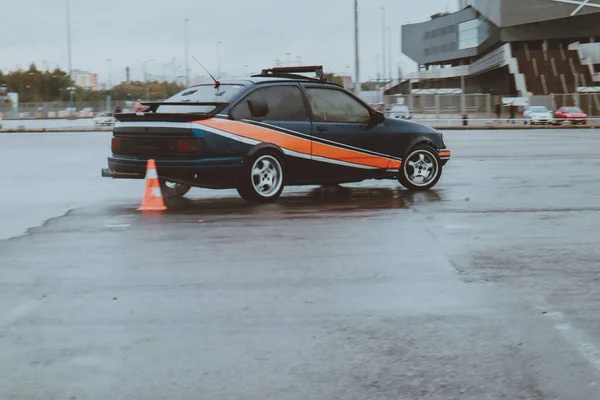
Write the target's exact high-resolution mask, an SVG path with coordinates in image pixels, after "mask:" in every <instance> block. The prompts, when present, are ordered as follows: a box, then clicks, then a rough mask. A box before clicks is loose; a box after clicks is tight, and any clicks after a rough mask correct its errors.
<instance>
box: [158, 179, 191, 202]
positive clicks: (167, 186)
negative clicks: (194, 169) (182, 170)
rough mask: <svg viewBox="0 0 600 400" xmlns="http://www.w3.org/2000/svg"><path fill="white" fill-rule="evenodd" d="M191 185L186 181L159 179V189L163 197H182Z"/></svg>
mask: <svg viewBox="0 0 600 400" xmlns="http://www.w3.org/2000/svg"><path fill="white" fill-rule="evenodd" d="M191 188H192V186H191V185H188V184H187V183H178V182H171V181H168V180H164V179H161V180H160V190H161V191H162V195H163V197H164V198H165V199H172V198H174V197H183V196H185V195H186V194H187V192H189V191H190V189H191Z"/></svg>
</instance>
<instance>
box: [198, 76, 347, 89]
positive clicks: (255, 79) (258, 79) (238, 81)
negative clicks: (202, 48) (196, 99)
mask: <svg viewBox="0 0 600 400" xmlns="http://www.w3.org/2000/svg"><path fill="white" fill-rule="evenodd" d="M272 82H306V83H314V84H318V85H333V86H338V87H340V85H338V84H336V83H333V82H328V81H320V80H318V79H313V78H308V77H306V78H302V77H283V76H250V77H247V78H231V79H220V80H219V83H221V84H222V85H244V86H249V85H252V84H255V85H258V84H261V83H272ZM212 84H213V82H212V81H204V82H201V83H199V84H197V85H194V86H191V87H195V86H202V85H212Z"/></svg>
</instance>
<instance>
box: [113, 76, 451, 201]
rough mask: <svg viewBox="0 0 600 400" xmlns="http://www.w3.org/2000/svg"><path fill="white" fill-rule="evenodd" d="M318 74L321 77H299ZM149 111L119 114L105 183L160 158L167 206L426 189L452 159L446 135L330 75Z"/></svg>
mask: <svg viewBox="0 0 600 400" xmlns="http://www.w3.org/2000/svg"><path fill="white" fill-rule="evenodd" d="M311 70H312V71H313V72H315V73H316V75H317V79H313V78H308V77H303V76H301V75H298V73H302V72H303V73H307V72H309V71H311ZM144 105H145V106H147V107H146V110H145V111H144V112H140V113H131V114H117V115H116V118H117V119H118V121H119V122H118V123H117V125H116V126H115V128H114V131H113V138H112V145H111V150H112V155H111V156H110V157H109V158H108V168H105V169H103V170H102V176H104V177H112V178H125V179H127V178H129V179H144V177H145V175H146V165H147V161H148V160H149V159H154V160H155V162H156V167H157V169H156V172H155V173H156V175H157V176H158V178H159V180H160V183H161V187H162V190H163V191H162V193H163V196H165V197H167V198H168V197H175V196H182V195H184V194H185V193H186V192H187V191H188V190H189V189H190V187H192V186H197V187H205V188H213V189H225V188H236V189H237V191H238V193H239V194H240V196H241V197H242V198H244V199H246V200H249V201H254V202H271V201H274V200H275V199H277V198H278V197H279V195H280V194H281V192H282V190H283V188H284V186H289V185H322V184H339V183H348V182H360V181H363V180H366V179H393V180H398V181H399V182H400V183H401V184H402V185H403V186H405V187H406V188H408V189H412V190H427V189H430V188H432V187H433V186H434V185H435V184H436V183H437V182H438V180H439V179H440V177H441V175H442V169H443V166H444V165H445V164H446V163H447V162H448V160H449V159H450V155H451V152H450V150H448V149H447V147H446V144H445V143H444V137H443V135H442V134H441V133H440V132H438V131H436V130H435V129H433V128H431V127H429V126H425V125H421V124H417V123H413V122H409V121H406V120H401V119H392V118H386V117H385V115H384V114H382V113H381V112H378V111H375V110H373V109H372V108H371V107H369V106H368V105H367V104H366V103H365V102H364V101H362V100H361V99H360V98H358V97H356V96H355V95H354V94H353V93H351V92H349V91H347V90H345V89H344V88H343V87H342V86H340V85H336V84H334V83H331V82H328V81H327V80H326V79H325V75H324V73H323V69H322V67H285V68H284V67H281V68H272V69H265V70H263V71H262V72H261V73H260V74H258V75H254V76H252V77H249V78H246V79H228V80H223V81H222V82H216V81H215V82H214V83H211V84H200V85H196V86H193V87H190V88H188V89H185V90H183V91H182V92H180V93H179V94H176V95H175V96H173V97H171V98H170V99H168V100H167V101H166V102H148V103H144Z"/></svg>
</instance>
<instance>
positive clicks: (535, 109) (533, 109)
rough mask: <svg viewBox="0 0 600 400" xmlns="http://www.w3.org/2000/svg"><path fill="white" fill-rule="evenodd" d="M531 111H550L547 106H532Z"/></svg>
mask: <svg viewBox="0 0 600 400" xmlns="http://www.w3.org/2000/svg"><path fill="white" fill-rule="evenodd" d="M529 111H530V112H535V113H547V112H549V111H548V109H547V108H546V107H531V108H530V109H529Z"/></svg>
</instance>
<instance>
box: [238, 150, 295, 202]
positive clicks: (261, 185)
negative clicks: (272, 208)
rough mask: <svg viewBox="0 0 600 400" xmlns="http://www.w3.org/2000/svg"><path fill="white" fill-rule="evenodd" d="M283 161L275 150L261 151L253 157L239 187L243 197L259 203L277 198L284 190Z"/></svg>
mask: <svg viewBox="0 0 600 400" xmlns="http://www.w3.org/2000/svg"><path fill="white" fill-rule="evenodd" d="M283 174H284V169H283V162H282V161H281V158H280V157H279V156H278V155H276V154H275V153H274V152H261V153H258V154H256V155H254V156H253V157H252V159H251V160H250V162H249V163H248V164H247V167H246V169H245V171H244V176H243V177H242V180H241V182H240V184H239V185H238V187H237V191H238V193H239V194H240V196H242V198H243V199H245V200H248V201H253V202H257V203H269V202H272V201H275V200H277V198H278V197H279V196H280V195H281V192H282V191H283V186H284V185H283V177H284V175H283Z"/></svg>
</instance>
